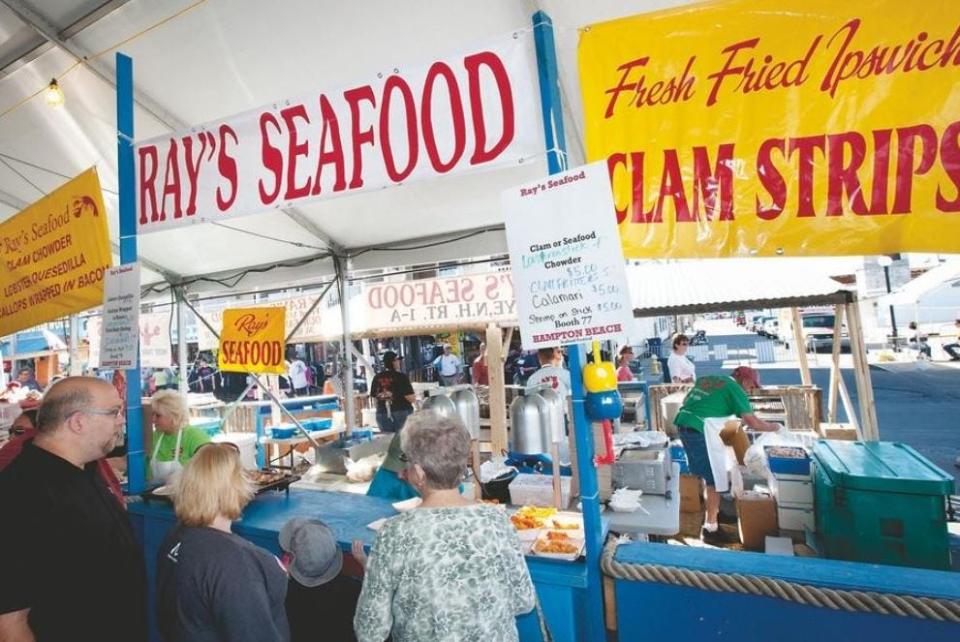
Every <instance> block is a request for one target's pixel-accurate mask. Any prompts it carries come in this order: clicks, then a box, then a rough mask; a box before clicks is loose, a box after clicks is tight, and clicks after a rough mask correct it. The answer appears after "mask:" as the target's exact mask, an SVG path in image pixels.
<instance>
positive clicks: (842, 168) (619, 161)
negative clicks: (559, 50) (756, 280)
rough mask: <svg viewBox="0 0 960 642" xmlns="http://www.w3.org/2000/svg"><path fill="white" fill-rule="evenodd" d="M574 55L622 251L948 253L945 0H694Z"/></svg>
mask: <svg viewBox="0 0 960 642" xmlns="http://www.w3.org/2000/svg"><path fill="white" fill-rule="evenodd" d="M578 55H579V66H580V80H581V84H582V91H583V104H584V120H585V129H586V131H585V137H586V144H587V160H588V161H595V160H600V159H606V161H607V164H608V167H609V169H610V173H611V180H612V183H613V188H614V196H615V201H616V207H617V217H618V221H619V222H620V232H621V236H622V239H623V247H624V254H625V255H626V256H627V257H631V258H641V257H678V258H679V257H738V256H739V257H746V256H779V255H787V256H806V255H841V254H886V253H892V252H900V251H916V252H960V141H958V136H960V2H903V1H902V0H855V1H854V0H848V1H846V2H837V0H803V1H802V2H795V1H791V0H730V1H726V2H715V3H704V4H698V5H693V6H690V7H684V8H678V9H674V10H670V11H662V12H657V13H650V14H646V15H639V16H634V17H631V18H625V19H622V20H615V21H612V22H607V23H603V24H598V25H593V26H591V27H589V28H587V29H584V30H583V31H581V34H580V44H579V50H578Z"/></svg>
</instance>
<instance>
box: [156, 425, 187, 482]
mask: <svg viewBox="0 0 960 642" xmlns="http://www.w3.org/2000/svg"><path fill="white" fill-rule="evenodd" d="M181 439H183V428H181V429H180V430H178V431H177V443H176V445H175V446H174V447H173V460H172V461H157V453H159V452H160V444H161V443H163V433H160V437H159V438H158V439H157V445H156V446H154V447H153V457H151V458H150V476H151V478H152V479H153V481H155V482H159V483H161V484H166V483H167V482H169V481H170V478H171V477H173V475H175V474H176V473H179V472H180V471H181V470H183V466H181V465H180V441H181Z"/></svg>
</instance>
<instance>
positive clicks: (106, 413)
mask: <svg viewBox="0 0 960 642" xmlns="http://www.w3.org/2000/svg"><path fill="white" fill-rule="evenodd" d="M70 414H71V415H100V416H101V417H113V418H114V419H121V418H122V417H123V406H116V407H114V408H102V409H101V408H84V409H82V410H76V411H74V412H72V413H70Z"/></svg>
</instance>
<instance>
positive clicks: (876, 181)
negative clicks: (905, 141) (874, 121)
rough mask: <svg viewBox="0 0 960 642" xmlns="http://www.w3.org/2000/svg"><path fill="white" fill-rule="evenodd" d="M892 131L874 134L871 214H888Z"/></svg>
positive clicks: (885, 130) (879, 131) (881, 130)
mask: <svg viewBox="0 0 960 642" xmlns="http://www.w3.org/2000/svg"><path fill="white" fill-rule="evenodd" d="M892 136H893V130H891V129H878V130H876V131H874V132H873V147H874V152H873V190H872V191H871V194H870V213H871V214H886V213H887V182H888V178H889V176H890V138H891V137H892Z"/></svg>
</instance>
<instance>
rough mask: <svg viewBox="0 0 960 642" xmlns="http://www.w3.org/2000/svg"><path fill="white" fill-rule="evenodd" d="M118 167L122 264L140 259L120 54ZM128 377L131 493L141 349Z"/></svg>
mask: <svg viewBox="0 0 960 642" xmlns="http://www.w3.org/2000/svg"><path fill="white" fill-rule="evenodd" d="M116 66H117V168H118V176H119V180H120V185H119V192H120V263H122V264H126V263H136V261H137V204H136V200H135V199H136V188H137V186H136V178H135V176H134V160H133V59H132V58H130V57H129V56H124V55H123V54H121V53H118V54H117V64H116ZM126 377H127V492H129V493H130V494H131V495H134V494H137V493H141V492H143V491H144V490H146V487H147V479H146V473H147V468H146V462H145V460H144V453H143V429H142V424H143V411H142V408H141V404H140V395H141V390H140V350H139V347H138V349H137V364H136V367H135V368H131V369H130V370H127V371H126Z"/></svg>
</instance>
